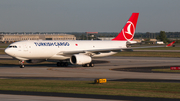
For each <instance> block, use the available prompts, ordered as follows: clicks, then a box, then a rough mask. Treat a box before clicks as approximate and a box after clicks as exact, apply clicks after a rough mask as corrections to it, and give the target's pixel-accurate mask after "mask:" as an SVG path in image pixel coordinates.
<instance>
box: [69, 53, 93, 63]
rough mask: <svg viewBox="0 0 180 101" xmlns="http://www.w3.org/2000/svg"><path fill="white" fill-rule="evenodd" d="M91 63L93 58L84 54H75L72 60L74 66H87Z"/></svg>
mask: <svg viewBox="0 0 180 101" xmlns="http://www.w3.org/2000/svg"><path fill="white" fill-rule="evenodd" d="M91 61H92V58H91V57H90V56H87V55H84V54H74V55H73V56H71V58H70V62H71V63H72V64H77V65H83V64H87V63H90V62H91Z"/></svg>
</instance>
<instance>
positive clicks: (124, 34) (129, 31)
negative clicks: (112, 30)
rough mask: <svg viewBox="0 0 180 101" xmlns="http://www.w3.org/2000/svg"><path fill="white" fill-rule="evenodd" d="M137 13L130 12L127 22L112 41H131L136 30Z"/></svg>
mask: <svg viewBox="0 0 180 101" xmlns="http://www.w3.org/2000/svg"><path fill="white" fill-rule="evenodd" d="M138 16H139V13H132V15H131V17H130V18H129V20H128V22H127V23H126V25H125V26H124V28H123V29H122V30H121V32H120V33H119V34H118V36H116V37H115V38H114V39H112V40H114V41H132V40H133V38H134V33H135V30H136V24H137V20H138Z"/></svg>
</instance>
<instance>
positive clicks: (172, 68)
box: [170, 67, 180, 70]
mask: <svg viewBox="0 0 180 101" xmlns="http://www.w3.org/2000/svg"><path fill="white" fill-rule="evenodd" d="M170 69H171V70H180V67H171V68H170Z"/></svg>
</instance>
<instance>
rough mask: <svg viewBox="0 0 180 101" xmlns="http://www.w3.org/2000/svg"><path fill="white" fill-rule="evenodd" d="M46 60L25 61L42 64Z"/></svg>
mask: <svg viewBox="0 0 180 101" xmlns="http://www.w3.org/2000/svg"><path fill="white" fill-rule="evenodd" d="M44 61H46V60H26V62H27V63H39V62H44Z"/></svg>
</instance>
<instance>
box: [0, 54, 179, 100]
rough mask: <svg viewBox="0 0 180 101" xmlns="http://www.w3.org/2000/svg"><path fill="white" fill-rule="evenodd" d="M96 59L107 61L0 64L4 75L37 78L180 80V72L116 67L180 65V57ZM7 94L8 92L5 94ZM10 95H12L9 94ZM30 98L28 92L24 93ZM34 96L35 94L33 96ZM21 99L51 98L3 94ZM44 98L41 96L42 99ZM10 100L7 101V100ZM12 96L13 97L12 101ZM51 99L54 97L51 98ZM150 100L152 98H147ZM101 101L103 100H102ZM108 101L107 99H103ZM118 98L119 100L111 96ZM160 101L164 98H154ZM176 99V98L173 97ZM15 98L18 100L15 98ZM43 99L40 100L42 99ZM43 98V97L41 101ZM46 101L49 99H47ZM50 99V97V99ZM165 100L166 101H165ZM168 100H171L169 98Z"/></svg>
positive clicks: (2, 57)
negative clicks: (85, 64) (65, 64)
mask: <svg viewBox="0 0 180 101" xmlns="http://www.w3.org/2000/svg"><path fill="white" fill-rule="evenodd" d="M0 59H12V58H11V57H9V56H7V55H0ZM94 60H95V61H105V62H103V63H98V64H95V67H81V66H77V65H75V66H74V65H71V66H70V67H66V68H64V67H56V65H55V64H49V65H36V64H34V65H26V67H25V68H19V66H18V65H15V66H14V65H8V66H0V78H1V79H5V78H14V79H16V78H24V79H27V78H37V79H48V78H49V79H53V78H54V79H60V80H61V79H64V80H94V79H95V78H107V79H108V80H132V81H133V80H147V81H148V80H150V81H151V80H157V81H158V80H161V81H163V80H164V81H166V82H168V81H179V80H180V78H179V77H180V74H178V73H175V74H174V73H153V72H150V73H144V72H130V71H115V70H112V69H115V68H130V67H131V68H137V67H151V66H180V62H179V61H180V58H163V57H105V58H97V59H94ZM5 95H6V94H5ZM6 96H10V95H9V94H7V95H6ZM23 96H25V98H26V95H23ZM29 96H34V95H29ZM14 97H17V98H19V99H18V101H21V100H23V101H32V100H33V101H36V99H42V100H43V98H47V97H44V96H43V97H42V96H36V97H32V98H34V99H31V97H29V98H28V99H27V100H24V99H25V98H21V97H19V96H16V95H14V96H11V97H5V98H3V97H1V96H0V100H1V99H2V100H1V101H10V100H11V98H12V99H13V98H14ZM39 97H40V98H39ZM66 98H67V99H68V100H71V98H72V99H73V100H74V99H75V100H78V101H79V100H87V101H90V100H92V99H93V100H97V99H94V98H91V97H90V98H83V99H82V98H78V99H76V98H74V97H66ZM66 98H64V97H58V98H57V99H62V100H66ZM6 99H7V100H6ZM8 99H9V100H8ZM49 99H51V97H50V98H49ZM53 99H54V101H56V97H55V98H54V97H53ZM138 99H139V100H140V99H141V98H137V99H134V100H132V99H128V98H126V99H121V98H120V99H118V100H123V101H126V100H132V101H138ZM147 99H148V98H147ZM98 100H101V99H98ZM103 100H104V99H103ZM109 100H117V99H109ZM153 100H155V101H158V100H160V99H153ZM171 100H172V99H171ZM14 101H15V100H14ZM38 101H39V100H38ZM40 101H41V100H40ZM43 101H46V100H43ZM47 101H49V100H48V98H47ZM163 101H164V100H163ZM167 101H170V100H168V99H167Z"/></svg>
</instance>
